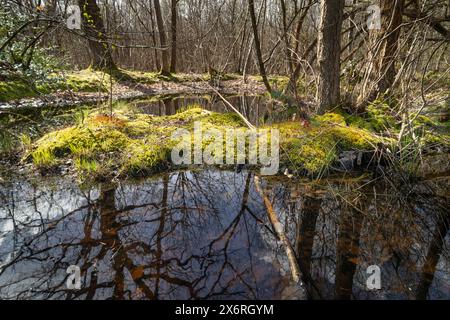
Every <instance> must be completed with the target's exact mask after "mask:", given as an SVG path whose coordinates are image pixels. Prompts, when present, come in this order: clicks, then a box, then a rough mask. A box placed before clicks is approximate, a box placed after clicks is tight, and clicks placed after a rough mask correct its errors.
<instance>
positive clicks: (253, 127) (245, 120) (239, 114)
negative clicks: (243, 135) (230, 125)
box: [208, 83, 256, 130]
mask: <svg viewBox="0 0 450 320" xmlns="http://www.w3.org/2000/svg"><path fill="white" fill-rule="evenodd" d="M208 85H209V87H210V88H211V90H212V91H214V93H215V94H217V95H218V96H219V98H220V99H222V101H223V102H224V103H225V105H226V106H228V107H230V108H231V109H232V110H233V111H234V112H236V113H237V114H238V116H239V117H240V118H241V119H242V120H243V121H244V123H245V124H246V125H247V127H249V128H250V129H251V130H256V128H255V126H254V125H252V124H251V123H250V121H248V120H247V118H246V117H245V116H244V115H243V114H242V113H240V112H239V110H238V109H236V108H235V107H234V106H233V105H232V104H231V103H230V102H229V101H228V100H227V99H225V97H224V96H222V95H221V94H220V92H219V91H218V90H217V89H216V88H214V87H213V86H212V85H210V84H209V83H208Z"/></svg>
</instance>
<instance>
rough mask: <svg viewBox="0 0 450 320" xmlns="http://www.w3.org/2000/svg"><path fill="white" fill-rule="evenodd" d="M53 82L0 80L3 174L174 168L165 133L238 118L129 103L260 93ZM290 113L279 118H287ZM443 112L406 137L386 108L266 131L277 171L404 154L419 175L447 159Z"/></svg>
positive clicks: (160, 81) (260, 88) (118, 77)
mask: <svg viewBox="0 0 450 320" xmlns="http://www.w3.org/2000/svg"><path fill="white" fill-rule="evenodd" d="M54 79H55V81H54V82H53V83H52V84H51V85H49V84H45V85H42V84H41V85H39V84H38V85H34V87H35V88H36V89H37V90H38V92H36V91H30V90H29V87H30V86H29V85H28V84H26V83H24V82H23V80H20V79H16V80H8V81H0V101H4V102H3V103H2V102H0V115H2V117H1V118H0V120H1V124H2V125H3V124H4V128H5V130H0V134H1V135H0V138H1V139H0V145H1V146H3V145H10V146H13V148H11V147H9V150H10V151H8V152H3V153H2V152H0V155H2V156H1V161H0V162H5V164H6V165H5V167H6V168H9V169H10V168H11V167H10V165H11V164H12V163H19V169H18V170H25V171H24V172H35V173H38V172H40V173H44V174H47V173H51V174H58V173H59V174H63V175H65V174H67V173H69V174H72V175H73V176H76V177H79V178H83V177H86V176H88V177H94V178H95V179H97V178H98V179H100V180H102V179H111V178H113V177H119V176H121V177H130V176H136V175H137V176H140V175H147V174H152V173H157V172H160V171H164V170H171V168H170V167H171V166H170V161H169V156H170V151H171V148H170V147H171V146H172V145H173V143H174V141H173V139H171V137H170V133H172V132H173V131H174V130H175V128H177V127H182V128H185V129H187V130H188V131H190V130H191V129H192V125H193V121H196V120H201V121H204V122H206V123H208V125H209V126H211V127H214V128H215V129H216V130H219V131H222V132H225V131H226V130H227V129H230V128H236V127H237V128H240V127H245V126H244V125H243V123H242V121H241V120H240V119H239V117H237V118H236V114H234V113H232V114H229V113H228V114H227V113H225V114H219V113H211V112H209V111H206V110H203V109H201V107H200V106H198V105H192V106H190V107H189V108H185V109H181V110H179V111H178V113H176V114H174V115H171V116H162V117H155V116H151V115H148V114H143V113H142V112H140V111H136V110H135V109H134V108H133V106H132V104H131V103H129V101H128V100H133V99H136V98H140V97H152V96H154V97H156V98H158V99H160V98H164V97H166V96H171V95H183V94H186V95H203V94H210V93H214V91H215V90H216V89H218V90H219V91H220V92H221V93H222V94H224V95H226V94H237V95H245V94H248V95H262V94H264V93H265V92H266V91H265V88H264V85H263V83H262V81H261V79H260V77H257V76H248V77H247V78H246V79H245V80H244V78H243V77H242V76H239V75H224V76H222V77H221V78H220V79H219V80H220V81H218V82H217V81H211V79H210V77H209V75H202V74H177V75H173V76H170V77H164V76H161V75H159V74H157V73H144V72H134V71H133V72H132V71H126V70H120V71H119V72H118V73H116V74H113V75H112V76H111V77H110V76H109V75H108V74H105V73H102V72H97V71H92V70H83V71H77V72H70V73H67V74H65V75H64V76H63V77H61V75H54ZM269 79H270V82H271V84H272V87H273V88H274V89H275V90H276V91H282V88H283V87H284V86H285V85H286V83H287V78H286V77H277V76H272V77H270V78H269ZM211 84H213V85H215V87H216V88H213V87H212V86H211ZM444 87H445V86H444ZM111 88H112V94H113V98H114V100H118V101H117V102H114V110H113V112H114V113H113V114H114V117H106V116H105V114H106V113H105V109H108V106H107V104H106V103H103V102H102V101H105V100H107V99H108V98H109V97H110V89H111ZM439 88H442V86H439V87H438V89H439ZM436 92H437V93H438V94H437V95H436V94H435V93H434V95H436V96H439V97H441V96H442V95H443V94H445V89H444V92H443V91H442V89H439V90H438V91H436ZM428 98H430V100H429V101H433V99H434V100H436V98H435V97H433V96H430V97H428ZM440 100H442V99H440ZM96 102H102V103H100V104H99V106H100V107H99V108H98V109H99V110H96V109H94V110H89V109H87V110H84V109H83V110H82V109H80V110H79V112H78V114H76V115H75V114H72V115H71V116H70V117H72V118H73V119H72V120H71V121H70V122H68V124H67V125H61V124H56V125H55V126H54V128H48V129H45V130H38V131H39V133H37V134H36V133H34V131H36V130H35V129H30V130H28V131H30V133H31V132H32V134H23V133H22V134H19V133H17V132H18V131H17V130H15V129H14V130H13V129H11V128H16V129H17V126H20V127H26V126H28V125H30V123H31V122H30V120H31V121H32V122H39V121H40V120H38V119H39V116H38V112H36V111H37V110H43V111H42V112H41V113H42V114H41V117H40V118H41V120H42V121H43V122H46V123H50V124H52V123H53V121H57V120H56V118H58V117H54V116H52V115H51V113H50V114H47V113H46V111H45V110H47V109H48V107H53V106H56V107H57V108H53V109H64V108H58V107H59V106H60V105H62V106H77V109H78V105H80V106H82V105H87V104H89V103H96ZM20 107H26V108H27V109H23V110H24V112H27V113H25V114H22V115H20V114H19V111H18V110H17V111H16V110H14V111H11V110H9V108H13V109H14V108H20ZM34 107H43V108H38V109H33V108H34ZM288 107H289V106H284V109H283V110H284V111H283V110H278V111H277V112H288ZM28 108H31V112H29V111H27V110H28ZM2 109H3V110H2ZM50 109H51V108H50ZM101 109H103V110H102V111H101ZM445 110H446V103H445V102H444V103H440V104H439V105H436V106H434V105H430V107H428V108H427V110H424V111H426V112H423V113H422V114H418V115H417V116H416V115H415V114H414V113H412V114H411V115H410V118H411V123H410V129H409V130H411V131H413V132H414V135H413V136H410V135H405V134H404V132H403V131H404V128H403V127H402V119H401V117H400V116H399V115H398V114H396V113H395V112H393V110H392V108H391V107H390V106H389V105H388V103H387V102H383V101H376V102H374V103H373V104H371V105H369V106H368V107H367V110H366V113H365V114H364V115H353V114H349V113H348V112H347V111H345V110H344V109H343V108H338V109H336V110H333V112H330V113H327V114H325V115H323V116H315V115H314V114H311V119H310V120H311V123H310V124H309V125H307V126H304V125H303V124H302V123H301V121H298V120H294V118H295V117H293V118H292V120H291V121H287V122H282V123H272V124H268V125H267V126H265V128H266V129H278V130H279V131H280V138H281V141H280V143H281V148H282V151H283V152H282V154H281V166H282V167H281V169H282V170H281V173H283V172H285V169H286V170H288V171H287V172H289V173H292V174H296V175H302V176H303V175H308V176H314V177H318V176H322V175H324V174H327V173H329V172H333V171H338V172H339V171H340V172H342V171H344V172H347V171H349V170H355V169H358V168H359V169H362V168H364V167H365V168H367V167H368V166H369V165H370V164H375V165H376V164H377V163H378V162H379V161H382V160H383V161H384V160H386V159H387V158H388V159H387V160H388V161H391V160H392V159H391V157H393V156H395V157H397V156H399V157H404V156H405V155H407V156H406V157H405V159H404V161H403V159H400V161H401V162H402V166H403V167H404V169H405V170H408V171H416V169H417V166H416V164H417V161H416V160H417V158H420V157H422V156H423V155H434V154H438V155H441V156H442V155H443V156H444V163H447V164H448V163H450V161H448V159H449V156H450V153H449V150H450V137H449V130H448V129H449V127H450V123H449V118H448V114H447V113H446V111H445ZM295 112H297V111H295ZM443 112H444V113H445V116H443ZM447 112H448V110H447ZM16 113H17V114H16ZM26 119H28V120H26ZM289 119H291V117H289ZM14 126H15V127H14ZM30 127H31V126H30ZM28 131H26V132H28ZM41 131H42V132H41ZM2 132H3V134H2ZM9 132H11V134H9ZM45 133H46V134H45ZM402 133H403V135H402ZM10 136H11V137H10ZM188 136H189V135H188ZM411 137H414V138H411ZM11 141H12V142H11ZM0 150H8V148H3V149H2V148H0ZM394 153H395V154H394ZM441 156H440V157H439V158H440V159H442V157H441ZM383 158H384V159H383ZM422 163H423V162H422ZM428 163H430V162H428ZM355 164H356V165H355ZM433 166H434V165H433ZM434 167H442V165H437V166H434ZM444 167H445V168H446V169H445V171H449V170H448V168H447V167H446V166H444ZM24 168H25V169H24ZM35 169H39V170H35ZM172 169H173V168H172ZM336 169H337V170H336ZM421 171H423V170H421ZM0 175H1V174H0ZM0 178H1V177H0Z"/></svg>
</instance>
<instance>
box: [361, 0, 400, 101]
mask: <svg viewBox="0 0 450 320" xmlns="http://www.w3.org/2000/svg"><path fill="white" fill-rule="evenodd" d="M404 3H405V1H404V0H378V4H379V6H380V8H381V29H380V30H376V29H374V30H370V34H369V39H370V41H369V43H370V52H369V61H368V67H367V70H366V76H365V77H364V82H363V84H362V91H361V94H360V96H359V97H358V101H357V104H358V106H359V107H363V106H364V105H365V104H367V103H368V102H370V101H373V100H374V99H376V97H377V96H378V95H379V94H383V93H385V92H386V91H388V90H389V89H390V88H391V87H392V85H393V83H394V81H395V77H396V74H397V72H396V68H395V57H396V55H397V50H398V40H399V36H400V31H401V24H402V15H403V8H404Z"/></svg>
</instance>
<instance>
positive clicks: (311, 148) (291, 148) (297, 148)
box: [284, 136, 337, 174]
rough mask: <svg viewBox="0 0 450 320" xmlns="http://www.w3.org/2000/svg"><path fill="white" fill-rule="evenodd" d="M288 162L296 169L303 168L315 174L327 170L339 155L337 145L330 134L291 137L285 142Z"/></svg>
mask: <svg viewBox="0 0 450 320" xmlns="http://www.w3.org/2000/svg"><path fill="white" fill-rule="evenodd" d="M284 145H285V150H286V151H287V157H288V159H287V164H288V165H289V163H291V164H292V165H293V166H294V169H299V168H303V169H306V170H307V171H308V172H310V173H312V174H314V173H319V172H321V171H324V170H326V169H327V168H328V167H329V166H330V165H331V164H332V163H333V162H334V161H335V160H336V157H337V154H336V145H335V143H334V141H333V139H331V138H330V137H329V136H323V137H321V138H316V137H313V136H308V137H306V138H304V139H290V140H289V141H288V142H286V143H285V144H284Z"/></svg>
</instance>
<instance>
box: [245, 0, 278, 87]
mask: <svg viewBox="0 0 450 320" xmlns="http://www.w3.org/2000/svg"><path fill="white" fill-rule="evenodd" d="M248 11H249V13H250V19H251V21H252V28H253V40H254V43H255V51H256V59H257V60H258V67H259V73H260V75H261V77H262V79H263V82H264V85H265V86H266V89H267V91H268V92H269V93H272V88H271V87H270V83H269V80H268V79H267V73H266V68H265V66H264V61H263V58H262V53H261V42H260V41H259V35H258V24H257V22H256V14H255V3H254V0H248Z"/></svg>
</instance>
